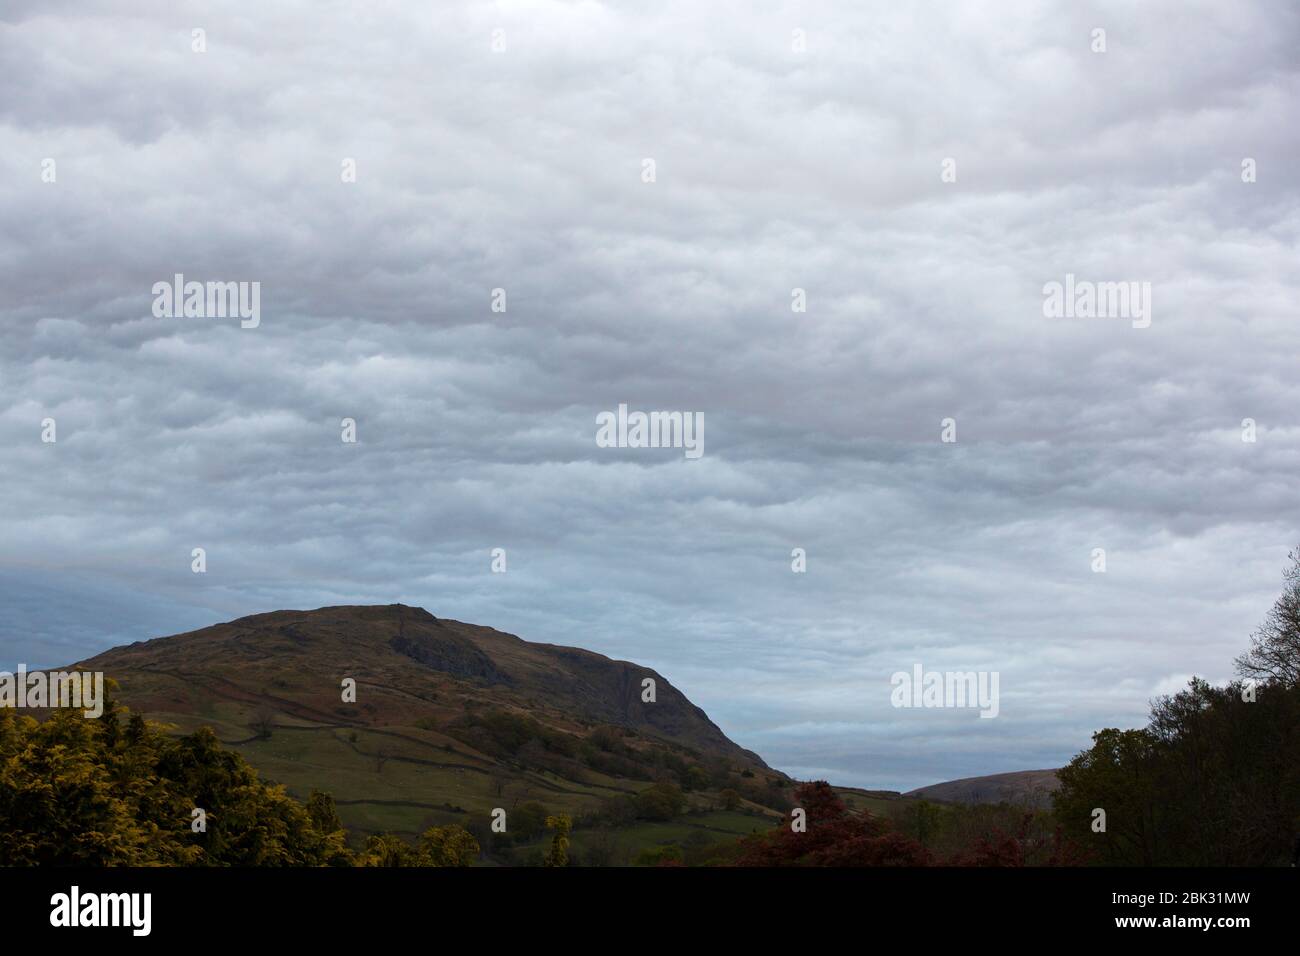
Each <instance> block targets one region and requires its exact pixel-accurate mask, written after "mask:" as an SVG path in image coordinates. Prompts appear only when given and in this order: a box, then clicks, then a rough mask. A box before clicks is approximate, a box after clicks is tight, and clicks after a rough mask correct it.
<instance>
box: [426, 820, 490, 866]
mask: <svg viewBox="0 0 1300 956" xmlns="http://www.w3.org/2000/svg"><path fill="white" fill-rule="evenodd" d="M419 855H420V865H421V866H470V865H471V864H473V862H474V861H475V860H477V859H478V855H479V845H478V840H476V839H474V837H473V835H471V834H470V832H469V831H468V830H466V829H465V828H464V827H461V826H456V825H455V824H452V825H450V826H445V827H429V829H427V830H425V831H424V833H422V834H421V835H420V847H419Z"/></svg>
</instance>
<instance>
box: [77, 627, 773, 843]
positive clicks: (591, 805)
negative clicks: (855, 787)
mask: <svg viewBox="0 0 1300 956" xmlns="http://www.w3.org/2000/svg"><path fill="white" fill-rule="evenodd" d="M77 666H79V667H83V668H87V669H91V670H100V671H104V672H105V673H106V674H107V675H108V676H109V677H110V678H113V679H114V680H116V681H117V682H118V684H119V688H120V689H119V691H118V697H119V699H120V700H121V701H122V702H123V703H125V704H126V705H127V706H129V707H131V708H132V709H133V710H136V711H140V712H143V713H145V714H146V715H147V716H148V717H150V718H151V719H155V720H163V721H166V722H169V723H171V724H173V725H175V727H176V729H177V731H189V730H192V729H194V728H195V727H198V726H200V725H207V726H211V727H212V728H213V729H214V730H215V731H216V732H217V735H218V736H219V737H220V738H221V739H222V740H223V741H224V742H226V743H227V744H229V745H231V746H233V747H235V748H236V749H238V750H239V751H241V752H242V753H243V754H244V755H245V756H246V757H247V758H248V759H249V761H250V762H252V763H253V765H254V766H256V767H258V768H259V769H260V770H262V771H263V773H264V774H265V775H267V776H269V777H270V778H272V779H274V780H277V781H280V782H283V783H285V784H286V786H288V787H289V789H290V791H291V792H293V793H294V794H295V795H297V796H299V797H302V796H305V795H306V794H307V793H308V792H309V791H310V790H311V789H312V788H319V789H323V790H327V791H329V792H331V793H332V794H333V795H334V796H335V798H336V800H337V801H338V803H339V808H340V812H341V813H342V814H343V816H344V818H345V820H346V821H347V822H348V823H349V825H351V826H353V827H355V828H357V829H358V830H360V831H362V832H365V831H375V830H394V831H398V832H417V831H418V830H419V829H421V828H422V827H424V826H427V825H430V824H432V823H441V822H466V820H467V819H474V820H481V819H483V818H484V817H485V815H486V814H487V813H488V812H490V809H491V808H492V807H496V806H504V807H511V806H516V805H519V804H520V803H521V802H527V801H534V802H541V803H543V804H544V805H545V806H546V807H547V808H548V809H551V810H556V811H563V812H569V813H573V814H575V815H577V814H582V813H584V812H591V811H593V810H595V809H596V808H597V807H599V806H601V804H602V801H606V800H608V799H609V798H610V797H616V796H618V795H627V794H634V793H637V792H638V791H640V790H643V789H645V788H646V787H648V786H649V785H650V783H651V782H652V781H654V780H661V779H670V780H674V781H676V782H678V783H679V784H681V785H682V787H683V789H685V790H686V791H688V797H689V800H690V805H692V806H695V807H697V808H699V809H703V808H706V807H716V806H718V805H719V803H718V798H717V794H718V793H719V792H720V791H721V790H722V789H735V790H737V791H738V792H739V793H741V794H742V796H743V798H744V799H743V801H742V807H741V810H742V811H747V812H749V813H754V814H760V815H765V816H767V815H771V814H772V813H773V810H772V809H771V807H772V805H774V804H776V805H779V803H780V801H779V799H775V798H779V796H780V791H781V790H782V789H784V788H786V787H787V786H788V783H789V781H788V780H786V778H785V777H784V775H782V774H779V773H778V772H776V771H773V770H770V769H769V768H768V767H767V766H766V765H765V764H764V763H763V761H762V760H761V759H760V758H759V757H758V756H757V755H756V754H753V753H751V752H749V751H746V750H744V749H742V748H741V747H739V746H737V745H736V744H735V743H733V742H732V741H731V740H729V739H728V738H727V737H726V735H725V734H723V732H722V731H721V730H720V729H719V728H718V726H717V725H716V724H714V723H713V722H712V721H711V720H709V718H708V716H707V715H706V714H705V713H704V711H702V710H701V709H700V708H699V707H696V706H695V705H694V704H692V703H691V702H690V701H689V700H687V698H686V697H685V696H684V695H683V694H682V693H681V692H680V691H678V690H677V689H676V688H675V687H673V686H672V685H671V684H670V683H669V682H668V681H667V680H665V679H664V678H663V677H662V675H660V674H657V673H656V672H655V671H653V670H651V669H649V668H646V667H642V666H640V665H637V664H633V663H630V662H627V661H616V660H611V659H610V658H607V657H604V656H602V655H600V654H596V653H593V652H591V651H586V650H581V649H579V648H574V647H560V646H555V645H549V644H533V643H529V642H527V641H524V640H521V639H520V638H518V637H515V636H513V635H510V634H505V633H502V632H500V631H496V630H494V629H492V628H487V627H478V626H474V625H470V624H463V623H460V622H457V621H450V620H444V619H439V618H436V617H434V616H433V615H432V614H430V613H429V612H428V611H425V610H423V609H421V608H414V607H407V606H405V605H390V606H382V607H327V608H320V609H318V610H314V611H275V612H271V613H268V614H258V615H253V616H251V617H245V618H240V619H238V620H235V621H231V622H229V623H226V624H218V625H215V626H213V627H208V628H203V629H202V630H198V631H192V632H189V633H186V634H178V635H174V636H171V637H163V638H158V639H155V640H150V641H143V642H139V643H136V644H131V645H128V646H124V647H118V648H114V649H112V650H110V651H107V652H105V653H103V654H100V655H97V656H95V657H93V658H90V659H88V660H85V661H82V662H80V664H78V665H77ZM347 678H350V679H351V680H353V681H355V685H356V696H355V701H354V702H349V701H345V700H344V699H343V697H344V695H343V683H344V680H345V679H347ZM645 678H651V679H653V680H654V682H655V698H656V699H655V701H654V702H653V703H646V702H643V701H642V681H643V680H644V679H645ZM748 829H749V828H748V827H747V826H745V827H741V828H739V829H738V832H748Z"/></svg>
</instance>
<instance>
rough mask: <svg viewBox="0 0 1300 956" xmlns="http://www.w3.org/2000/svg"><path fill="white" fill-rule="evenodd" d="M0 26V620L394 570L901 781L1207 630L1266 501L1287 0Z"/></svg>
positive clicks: (829, 757) (1227, 621)
mask: <svg viewBox="0 0 1300 956" xmlns="http://www.w3.org/2000/svg"><path fill="white" fill-rule="evenodd" d="M236 7H238V8H240V9H241V12H239V13H234V12H232V9H230V8H236ZM196 28H201V29H202V30H204V31H205V34H204V35H203V37H202V39H203V41H204V43H205V44H206V50H205V51H204V52H196V51H195V50H194V46H195V45H196V43H197V41H196V39H195V34H194V33H193V31H194V30H195V29H196ZM1097 28H1101V29H1104V31H1105V37H1104V42H1105V51H1104V52H1094V49H1093V48H1094V47H1095V46H1097V36H1096V35H1095V34H1094V30H1095V29H1097ZM796 30H801V31H803V34H802V35H803V37H804V38H805V42H804V49H802V50H800V49H796V47H798V46H799V45H800V44H799V41H798V36H797V35H796V34H795V32H794V31H796ZM497 31H499V32H497ZM494 47H495V48H494ZM0 64H2V68H0V222H3V224H4V226H3V229H0V447H2V448H3V455H0V497H2V500H3V509H4V515H3V525H2V527H3V533H2V534H0V607H2V608H3V613H0V667H9V668H12V667H14V666H16V665H17V664H18V663H20V662H21V663H27V664H29V665H33V666H47V665H52V664H60V663H67V662H70V661H73V660H78V659H81V658H83V657H86V656H88V655H90V654H92V653H94V652H96V651H98V650H101V649H103V648H106V647H109V646H112V645H115V644H119V643H123V642H127V641H134V640H140V639H145V638H149V637H155V636H159V635H163V634H169V633H175V632H179V631H184V630H189V629H192V628H196V627H201V626H204V625H207V624H211V623H215V622H218V621H223V620H229V619H231V618H235V617H239V616H243V615H246V614H251V613H256V612H260V611H267V610H272V609H277V608H303V607H317V606H321V605H328V604H344V603H392V602H397V601H400V602H404V603H407V604H413V605H419V606H422V607H425V608H428V609H429V611H431V612H432V613H433V614H435V615H438V616H442V617H450V618H455V619H458V620H463V621H469V622H473V623H477V624H485V625H490V626H493V627H496V628H499V629H501V630H505V631H510V632H512V633H516V634H518V635H520V636H521V637H524V638H526V639H529V640H536V641H547V642H556V643H564V644H574V645H579V646H582V647H587V648H591V649H593V650H597V651H600V652H603V653H605V654H609V655H611V656H614V657H619V658H626V659H630V660H634V661H638V662H641V663H644V664H647V665H650V666H652V667H654V668H656V669H658V670H659V671H661V672H662V673H663V674H664V675H665V676H666V677H667V678H668V679H669V680H671V681H672V682H673V683H674V684H676V685H677V686H679V687H680V688H681V689H682V690H683V691H684V692H685V693H686V694H687V695H688V696H689V697H690V698H691V699H692V700H693V701H694V702H696V703H697V704H699V705H700V706H701V707H703V708H704V709H705V710H706V711H707V712H708V713H709V715H710V716H711V717H712V718H713V719H714V720H715V721H716V722H717V723H718V724H719V725H720V726H721V727H722V728H723V730H724V731H725V732H726V733H727V734H728V735H729V736H731V737H732V738H733V739H735V740H736V741H738V742H739V743H741V744H742V745H744V746H747V747H750V748H753V749H754V750H756V751H758V752H759V753H760V754H762V755H763V757H764V758H765V759H767V760H768V762H769V763H771V764H772V765H774V766H777V767H780V768H781V769H783V770H785V771H787V772H789V773H791V774H794V775H797V776H800V777H825V778H829V779H830V780H832V781H834V782H838V783H844V784H855V785H862V786H872V787H882V788H884V787H887V788H897V789H908V788H911V787H915V786H921V785H924V784H927V783H932V782H936V781H939V780H944V779H951V778H955V777H961V776H969V775H974V774H981V773H992V772H998V771H1006V770H1018V769H1027V768H1038V767H1048V766H1059V765H1060V764H1062V763H1063V762H1065V761H1066V760H1068V759H1069V758H1070V757H1071V756H1072V755H1074V754H1075V753H1076V752H1078V751H1079V750H1080V749H1083V748H1084V747H1086V746H1087V745H1088V744H1089V742H1090V735H1091V733H1092V732H1093V731H1094V730H1096V729H1099V728H1101V727H1104V726H1123V727H1128V726H1136V725H1139V724H1141V723H1143V722H1144V718H1145V714H1146V711H1147V706H1148V702H1149V700H1150V699H1151V698H1152V697H1153V696H1154V695H1157V694H1160V693H1165V692H1171V691H1174V690H1176V689H1178V688H1179V687H1180V686H1181V685H1182V684H1184V683H1185V681H1186V680H1187V678H1188V676H1190V675H1192V674H1199V675H1202V676H1205V677H1207V678H1209V679H1211V680H1225V679H1228V678H1229V677H1231V676H1232V663H1231V661H1232V658H1233V657H1234V656H1235V655H1236V654H1238V653H1240V652H1241V651H1242V650H1243V649H1244V648H1245V646H1246V644H1247V641H1248V638H1249V635H1250V632H1251V631H1252V630H1253V628H1254V627H1255V626H1256V624H1257V623H1258V622H1259V620H1260V619H1261V617H1262V616H1263V614H1264V612H1265V610H1266V609H1267V607H1268V605H1269V604H1270V603H1271V601H1272V600H1273V598H1274V597H1275V596H1276V594H1277V593H1278V591H1279V590H1280V587H1281V581H1282V579H1281V572H1282V569H1283V567H1284V565H1285V560H1286V553H1287V551H1288V550H1289V548H1290V547H1293V546H1295V545H1296V544H1297V542H1298V541H1300V501H1298V499H1297V495H1296V490H1297V474H1298V473H1300V374H1297V357H1298V356H1300V323H1298V322H1297V303H1298V302H1300V256H1298V255H1297V253H1298V252H1300V249H1298V240H1300V188H1298V185H1297V184H1298V182H1300V123H1298V122H1297V119H1298V118H1300V8H1297V7H1296V6H1295V5H1294V4H1293V3H1288V2H1283V0H1279V2H1277V3H1269V2H1241V3H1231V4H1225V3H1222V2H1218V0H1215V2H1204V3H1198V2H1188V0H1168V2H1152V3H1143V4H1141V5H1135V4H1131V3H1127V2H1115V3H1097V4H1086V3H1073V2H1071V3H1056V4H1052V3H1037V2H999V3H996V4H993V3H989V4H978V3H963V2H957V0H949V2H935V3H907V4H900V3H896V2H890V3H869V4H868V3H847V2H845V3H838V4H825V3H812V2H806V3H790V4H781V3H764V4H752V3H739V2H737V3H734V4H726V3H723V4H718V3H714V4H707V5H706V4H701V3H698V2H666V3H660V4H654V5H651V6H647V5H645V4H640V3H618V4H608V5H601V4H596V3H558V2H551V3H497V4H490V3H474V4H452V3H445V4H444V3H437V4H428V3H417V2H409V3H366V4H361V3H355V4H345V3H339V2H321V0H311V2H306V0H304V2H297V3H290V2H278V3H275V4H264V3H241V4H222V5H219V9H214V5H212V4H205V3H189V2H177V0H166V2H163V0H156V2H150V0H145V2H141V0H136V2H131V3H126V2H120V3H105V2H95V0H82V2H75V3H73V2H52V0H40V2H37V0H0ZM348 159H351V160H354V161H355V169H356V181H355V182H345V181H344V179H345V177H344V175H343V172H344V163H345V160H348ZM647 159H651V160H653V161H654V181H653V182H646V181H645V178H646V177H645V174H644V170H645V163H644V161H645V160H647ZM949 159H951V160H952V161H953V163H952V164H951V165H950V166H949V167H948V168H949V169H950V170H955V181H944V180H945V177H944V175H943V173H944V170H945V166H944V163H945V160H949ZM1246 159H1252V160H1254V169H1255V181H1254V182H1243V160H1246ZM47 160H53V161H54V162H53V164H50V163H48V162H46V161H47ZM51 172H52V175H51ZM51 178H52V179H53V181H48V180H49V179H51ZM947 178H948V179H952V176H948V177H947ZM1247 178H1249V177H1247ZM175 273H182V274H184V275H185V277H186V278H187V279H193V280H199V281H208V280H221V281H239V282H260V284H261V285H260V289H261V314H260V318H261V322H260V325H259V326H258V327H257V328H241V327H240V322H239V320H238V319H231V318H218V317H206V318H169V317H163V318H157V317H155V316H154V315H153V312H152V309H153V304H154V294H153V292H152V287H153V284H154V283H155V282H159V281H171V278H172V276H173V275H174V274H175ZM1067 274H1074V275H1075V276H1076V277H1078V278H1080V279H1085V280H1094V281H1099V282H1100V281H1121V280H1133V281H1139V282H1149V283H1150V288H1151V312H1150V318H1151V322H1150V326H1149V327H1146V328H1140V327H1135V323H1134V322H1130V321H1129V320H1128V319H1127V318H1123V317H1107V318H1082V317H1073V318H1048V317H1046V316H1045V315H1044V307H1043V300H1044V295H1043V287H1044V284H1045V283H1049V282H1052V281H1060V282H1063V281H1065V276H1066V275H1067ZM497 288H500V289H504V290H505V292H506V311H505V312H494V311H492V307H491V306H492V290H493V289H497ZM796 288H799V289H804V290H806V298H807V311H806V312H796V311H794V310H793V309H792V290H793V289H796ZM619 403H627V404H628V405H629V407H630V408H632V409H634V410H636V409H641V410H646V411H650V410H678V411H685V412H693V413H699V414H702V415H703V418H704V421H705V433H704V441H705V445H704V448H705V451H704V454H703V456H702V457H700V458H698V459H696V460H691V459H688V458H687V457H686V456H685V455H684V454H683V452H682V450H680V449H651V448H641V449H630V448H629V449H619V448H614V449H610V448H600V447H597V445H596V441H595V434H596V416H597V415H598V414H599V413H601V412H602V411H611V410H614V409H616V408H617V406H618V405H619ZM47 418H52V419H54V420H55V423H56V429H57V431H56V436H57V441H55V442H52V443H51V442H45V441H42V424H41V423H42V421H43V420H44V419H47ZM344 418H353V419H355V421H356V423H357V439H358V440H357V442H356V443H355V444H349V443H345V442H343V441H342V440H341V427H340V423H341V421H342V419H344ZM945 418H952V419H954V420H955V422H956V426H955V427H956V439H957V440H956V441H955V442H944V441H941V427H942V426H941V422H942V420H943V419H945ZM1246 418H1250V419H1253V420H1254V421H1255V422H1256V423H1257V426H1256V435H1255V437H1256V441H1254V442H1248V441H1243V428H1242V421H1243V419H1246ZM196 547H202V548H204V549H205V550H206V553H207V572H206V573H205V574H195V573H192V571H191V552H192V550H193V549H194V548H196ZM498 547H499V548H504V549H505V550H506V555H507V568H508V570H507V571H506V573H504V574H501V573H492V570H491V557H490V552H491V549H493V548H498ZM794 548H803V549H805V550H806V553H807V571H806V573H795V572H793V571H792V569H791V551H792V549H794ZM1096 548H1104V549H1105V553H1106V554H1105V557H1106V570H1105V572H1104V573H1098V572H1096V571H1094V570H1093V565H1094V557H1093V551H1094V549H1096ZM918 663H919V664H921V665H922V666H923V667H924V668H925V669H926V670H927V671H929V670H937V671H945V670H960V671H966V670H975V671H996V672H997V673H998V674H999V675H1000V691H1001V701H1000V713H999V716H998V717H997V718H995V719H980V718H979V717H978V714H977V712H976V711H974V710H971V709H896V708H894V707H892V706H891V704H890V691H891V686H890V675H891V674H893V673H894V672H896V671H900V670H906V671H910V670H911V669H912V668H913V666H914V665H916V664H918Z"/></svg>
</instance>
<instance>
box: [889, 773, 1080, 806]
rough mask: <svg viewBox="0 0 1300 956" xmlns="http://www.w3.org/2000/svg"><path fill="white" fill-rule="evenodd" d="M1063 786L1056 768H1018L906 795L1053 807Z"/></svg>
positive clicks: (921, 788)
mask: <svg viewBox="0 0 1300 956" xmlns="http://www.w3.org/2000/svg"><path fill="white" fill-rule="evenodd" d="M1059 786H1060V782H1059V781H1058V780H1057V779H1056V771H1055V770H1016V771H1012V772H1011V773H993V774H989V775H988V776H984V777H963V778H962V779H960V780H947V781H945V782H943V783H934V784H931V785H930V786H928V787H919V788H917V789H916V790H910V791H908V792H907V793H905V794H903V796H904V797H924V798H925V799H927V800H940V801H943V802H946V803H1017V804H1024V805H1026V806H1030V807H1044V808H1045V807H1049V806H1051V802H1052V799H1051V798H1052V793H1053V792H1054V791H1055V790H1056V789H1057V787H1059Z"/></svg>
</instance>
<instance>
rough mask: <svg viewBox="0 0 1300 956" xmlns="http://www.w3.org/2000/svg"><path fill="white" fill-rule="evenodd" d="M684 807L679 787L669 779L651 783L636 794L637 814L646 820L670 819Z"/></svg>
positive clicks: (684, 798)
mask: <svg viewBox="0 0 1300 956" xmlns="http://www.w3.org/2000/svg"><path fill="white" fill-rule="evenodd" d="M685 807H686V797H685V796H683V795H682V791H681V788H680V787H678V786H677V785H676V784H675V783H671V782H669V781H666V780H664V781H660V782H659V783H656V784H652V785H651V786H649V787H647V788H646V789H645V790H642V791H641V792H640V793H638V794H637V795H636V809H637V814H638V815H639V816H641V817H644V818H645V819H647V820H671V819H672V818H673V817H675V816H677V815H678V814H680V813H681V812H682V810H683V809H685Z"/></svg>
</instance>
